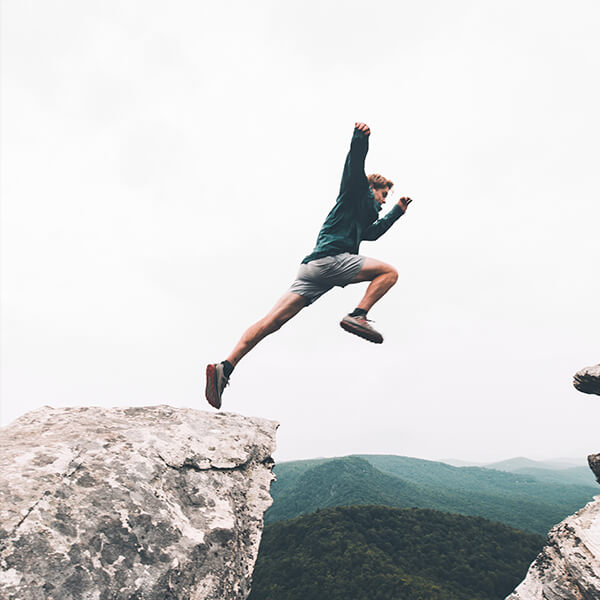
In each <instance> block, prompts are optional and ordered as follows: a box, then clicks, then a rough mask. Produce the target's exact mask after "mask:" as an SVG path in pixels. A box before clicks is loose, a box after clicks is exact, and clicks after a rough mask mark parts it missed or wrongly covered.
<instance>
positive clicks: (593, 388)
mask: <svg viewBox="0 0 600 600" xmlns="http://www.w3.org/2000/svg"><path fill="white" fill-rule="evenodd" d="M573 385H574V386H575V387H576V388H577V389H578V390H579V391H580V392H583V393H584V394H598V395H600V365H596V366H594V367H585V368H584V369H581V371H577V373H575V375H573Z"/></svg>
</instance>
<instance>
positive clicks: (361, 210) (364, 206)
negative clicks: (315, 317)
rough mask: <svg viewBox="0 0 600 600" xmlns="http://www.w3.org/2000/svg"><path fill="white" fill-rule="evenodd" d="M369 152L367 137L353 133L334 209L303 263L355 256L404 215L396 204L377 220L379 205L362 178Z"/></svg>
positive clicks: (365, 177) (356, 132)
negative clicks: (364, 242)
mask: <svg viewBox="0 0 600 600" xmlns="http://www.w3.org/2000/svg"><path fill="white" fill-rule="evenodd" d="M368 150H369V138H368V136H366V135H365V134H364V133H362V132H361V131H359V130H358V129H355V130H354V135H353V136H352V142H351V144H350V152H348V156H347V158H346V164H345V165H344V172H343V174H342V183H341V185H340V192H339V195H338V197H337V200H336V201H335V206H334V207H333V208H332V209H331V211H330V212H329V214H328V215H327V218H326V219H325V223H323V226H322V227H321V231H319V235H318V236H317V244H316V246H315V249H314V250H313V251H312V252H311V253H310V254H309V255H308V256H306V257H305V258H304V260H303V261H302V262H303V263H307V262H310V261H311V260H316V259H317V258H322V257H324V256H335V255H336V254H341V253H342V252H350V254H358V247H359V246H360V243H361V242H362V241H363V240H376V239H377V238H379V237H380V236H382V235H383V234H384V233H385V232H386V231H387V230H388V229H389V228H390V227H391V226H392V225H393V224H394V223H395V222H396V221H397V220H398V219H399V218H400V217H401V216H402V215H403V214H404V211H403V210H402V208H400V206H398V205H397V204H395V205H394V207H393V208H392V209H391V210H390V211H389V212H388V213H387V215H385V217H383V218H381V219H378V218H377V217H378V215H379V211H380V210H381V205H380V204H379V203H378V202H377V201H376V200H375V197H374V196H373V192H372V191H371V188H370V186H369V182H368V181H367V176H366V175H365V158H366V156H367V152H368Z"/></svg>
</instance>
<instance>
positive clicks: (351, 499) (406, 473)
mask: <svg viewBox="0 0 600 600" xmlns="http://www.w3.org/2000/svg"><path fill="white" fill-rule="evenodd" d="M275 473H276V475H277V481H276V482H275V483H274V484H273V486H272V488H271V494H272V496H273V500H274V502H273V506H272V507H271V508H270V509H269V510H268V511H267V513H266V515H265V521H266V522H267V523H272V522H274V521H279V520H285V519H291V518H294V517H296V516H298V515H301V514H306V513H310V512H313V511H315V510H316V509H318V508H326V507H331V506H345V505H354V504H356V505H361V504H381V505H384V506H390V507H420V508H432V509H437V510H444V511H447V512H454V513H459V514H463V515H472V516H481V517H484V518H487V519H491V520H494V521H500V522H502V523H505V524H507V525H510V526H512V527H516V528H519V529H524V530H527V531H531V532H535V533H540V534H545V533H546V532H547V531H548V530H549V529H550V527H552V526H553V525H554V524H556V523H558V522H559V521H561V520H562V519H563V518H565V517H566V516H567V515H569V514H572V513H573V512H575V511H576V510H578V509H579V508H581V507H582V506H584V505H585V504H586V503H587V502H589V501H590V500H591V499H592V496H593V495H594V494H595V493H597V487H593V486H589V487H588V486H575V485H559V484H554V483H550V482H541V481H538V480H537V479H535V478H534V477H532V476H530V475H519V474H514V473H504V472H500V471H494V470H491V469H483V468H479V467H461V468H459V467H452V466H450V465H447V464H444V463H438V462H434V461H426V460H420V459H415V458H407V457H401V456H385V455H363V456H352V457H344V458H337V459H318V460H314V461H294V462H291V463H280V464H278V465H276V466H275Z"/></svg>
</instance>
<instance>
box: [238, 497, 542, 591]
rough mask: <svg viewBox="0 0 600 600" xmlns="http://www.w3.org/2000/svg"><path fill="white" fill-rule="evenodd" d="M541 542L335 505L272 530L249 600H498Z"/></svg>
mask: <svg viewBox="0 0 600 600" xmlns="http://www.w3.org/2000/svg"><path fill="white" fill-rule="evenodd" d="M543 543H544V539H543V538H542V537H541V536H538V535H534V534H529V533H525V532H522V531H516V530H514V529H511V528H510V527H506V526H505V525H501V524H500V523H492V522H490V521H486V520H485V519H481V518H476V517H464V516H460V515H452V514H448V513H443V512H438V511H432V510H424V509H393V508H387V507H383V506H359V507H357V506H352V507H344V508H341V507H338V508H329V509H324V510H320V511H318V512H315V513H313V514H310V515H305V516H303V517H299V518H297V519H293V520H291V521H283V522H278V523H274V524H272V525H268V526H267V527H266V528H265V531H264V533H263V538H262V542H261V546H260V550H259V555H258V560H257V562H256V566H255V569H254V576H253V584H252V592H251V594H250V596H249V600H283V599H285V600H349V599H351V600H500V599H501V598H504V597H505V596H506V595H508V594H509V593H510V592H511V591H512V590H513V589H514V588H515V587H516V586H517V585H518V583H519V582H520V581H521V580H522V579H523V577H524V575H525V573H526V571H527V568H528V566H529V564H530V563H531V561H532V560H533V559H534V558H535V556H536V555H537V553H538V552H539V550H540V549H541V547H542V545H543Z"/></svg>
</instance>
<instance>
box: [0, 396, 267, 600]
mask: <svg viewBox="0 0 600 600" xmlns="http://www.w3.org/2000/svg"><path fill="white" fill-rule="evenodd" d="M276 429H277V423H275V422H273V421H267V420H264V419H257V418H250V417H243V416H241V415H235V414H230V413H205V412H201V411H198V410H192V409H177V408H172V407H169V406H156V407H140V408H113V409H102V408H65V409H51V408H43V409H40V410H37V411H34V412H31V413H28V414H26V415H24V416H23V417H21V418H20V419H18V420H17V421H15V422H14V423H13V424H12V425H10V426H8V427H6V428H3V430H2V437H1V439H0V452H1V455H0V456H1V458H0V469H1V476H0V477H1V481H0V516H1V523H2V524H1V526H0V527H1V528H0V567H1V571H0V596H1V597H2V598H3V599H6V600H33V599H34V598H35V599H38V598H44V599H48V600H71V599H73V600H75V599H77V600H79V599H82V598H90V599H94V600H109V599H110V600H120V599H121V598H122V599H124V600H125V599H127V600H142V599H143V600H166V599H172V600H178V599H184V598H186V599H192V598H193V599H194V600H203V599H219V600H230V599H231V600H233V599H236V600H238V599H244V598H246V596H247V595H248V593H249V591H250V581H251V574H252V570H253V567H254V562H255V560H256V555H257V553H258V546H259V542H260V536H261V533H262V526H263V514H264V511H265V510H266V509H267V508H268V507H269V505H270V504H271V502H272V500H271V497H270V494H269V488H270V484H271V481H272V479H273V474H272V464H273V461H272V458H271V455H272V453H273V451H274V448H275V432H276Z"/></svg>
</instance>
